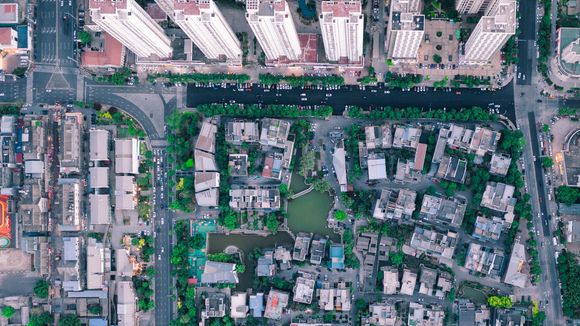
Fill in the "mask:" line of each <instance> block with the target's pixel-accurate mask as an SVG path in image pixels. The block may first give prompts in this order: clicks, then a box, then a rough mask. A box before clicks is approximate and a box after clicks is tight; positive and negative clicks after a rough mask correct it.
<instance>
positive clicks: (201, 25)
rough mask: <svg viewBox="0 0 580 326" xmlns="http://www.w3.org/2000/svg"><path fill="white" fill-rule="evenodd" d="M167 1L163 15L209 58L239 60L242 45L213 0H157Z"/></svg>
mask: <svg viewBox="0 0 580 326" xmlns="http://www.w3.org/2000/svg"><path fill="white" fill-rule="evenodd" d="M158 2H160V3H162V2H169V4H170V5H171V6H167V7H169V8H170V10H169V11H167V15H168V16H170V17H171V19H172V20H173V21H174V22H175V23H176V24H177V25H178V26H179V27H180V28H181V29H182V30H183V32H185V34H186V35H187V37H189V38H190V39H191V40H192V41H193V43H195V45H196V46H197V47H198V48H199V49H200V50H201V52H203V54H204V55H205V56H206V57H207V58H209V59H212V60H218V59H228V60H241V57H242V48H241V45H240V41H239V40H238V38H237V37H236V35H235V33H234V31H233V30H232V29H231V27H230V26H229V24H228V23H227V21H226V19H225V17H224V16H223V15H222V13H221V11H220V10H219V8H218V6H217V5H216V4H215V2H214V1H213V0H158Z"/></svg>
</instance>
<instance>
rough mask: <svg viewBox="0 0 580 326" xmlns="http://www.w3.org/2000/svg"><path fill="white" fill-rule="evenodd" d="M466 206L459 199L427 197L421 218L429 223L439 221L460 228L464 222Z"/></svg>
mask: <svg viewBox="0 0 580 326" xmlns="http://www.w3.org/2000/svg"><path fill="white" fill-rule="evenodd" d="M465 209H466V205H465V203H464V202H461V201H459V199H453V200H450V199H446V198H443V197H436V196H431V195H425V196H424V197H423V203H422V204H421V211H420V217H421V218H422V219H424V220H427V221H437V222H441V223H443V224H446V225H451V226H455V227H458V226H460V225H461V222H463V216H464V215H465Z"/></svg>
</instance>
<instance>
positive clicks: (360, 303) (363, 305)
mask: <svg viewBox="0 0 580 326" xmlns="http://www.w3.org/2000/svg"><path fill="white" fill-rule="evenodd" d="M354 306H355V307H356V309H357V310H359V311H361V310H367V308H368V307H369V304H368V303H367V302H366V301H365V300H364V299H361V298H358V299H356V300H355V301H354Z"/></svg>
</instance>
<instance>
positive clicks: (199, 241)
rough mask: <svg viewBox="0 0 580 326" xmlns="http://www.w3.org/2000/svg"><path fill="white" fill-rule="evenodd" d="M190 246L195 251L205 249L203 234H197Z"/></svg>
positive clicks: (192, 238)
mask: <svg viewBox="0 0 580 326" xmlns="http://www.w3.org/2000/svg"><path fill="white" fill-rule="evenodd" d="M190 246H191V247H192V248H193V249H201V248H204V247H205V237H204V236H203V234H201V233H196V234H195V235H194V236H193V237H191V244H190Z"/></svg>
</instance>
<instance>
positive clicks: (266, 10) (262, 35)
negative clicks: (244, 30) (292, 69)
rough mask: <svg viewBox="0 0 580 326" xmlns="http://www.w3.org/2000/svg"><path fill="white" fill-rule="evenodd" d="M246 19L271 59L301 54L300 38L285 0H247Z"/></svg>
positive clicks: (298, 56) (289, 57) (293, 58)
mask: <svg viewBox="0 0 580 326" xmlns="http://www.w3.org/2000/svg"><path fill="white" fill-rule="evenodd" d="M246 19H247V21H248V24H249V25H250V28H251V29H252V32H254V35H256V38H257V39H258V43H260V47H261V48H262V50H264V53H265V54H266V58H267V59H268V60H284V59H285V60H298V59H299V58H300V55H301V54H302V49H301V47H300V40H299V39H298V33H297V32H296V26H295V25H294V21H293V20H292V14H291V12H290V8H289V7H288V3H287V2H286V1H285V0H248V1H246Z"/></svg>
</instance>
